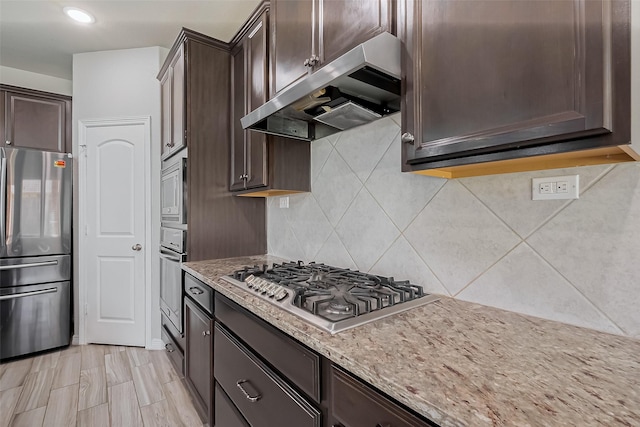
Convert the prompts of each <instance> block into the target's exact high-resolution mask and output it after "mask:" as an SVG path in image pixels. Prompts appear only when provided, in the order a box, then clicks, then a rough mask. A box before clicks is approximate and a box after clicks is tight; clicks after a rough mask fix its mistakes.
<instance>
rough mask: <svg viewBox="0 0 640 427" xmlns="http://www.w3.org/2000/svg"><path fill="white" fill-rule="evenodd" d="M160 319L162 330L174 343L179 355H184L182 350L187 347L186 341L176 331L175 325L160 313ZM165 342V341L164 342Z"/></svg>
mask: <svg viewBox="0 0 640 427" xmlns="http://www.w3.org/2000/svg"><path fill="white" fill-rule="evenodd" d="M161 313H162V314H161V315H160V318H161V319H162V329H163V330H165V329H166V333H168V334H169V336H170V337H171V339H172V340H173V342H175V343H176V344H177V345H178V347H179V350H180V353H182V354H184V348H185V346H186V345H187V340H186V339H185V337H184V334H181V333H180V332H179V331H178V329H176V327H175V325H174V324H173V322H171V320H169V318H168V317H167V316H166V315H165V314H164V312H161ZM165 342H167V341H165Z"/></svg>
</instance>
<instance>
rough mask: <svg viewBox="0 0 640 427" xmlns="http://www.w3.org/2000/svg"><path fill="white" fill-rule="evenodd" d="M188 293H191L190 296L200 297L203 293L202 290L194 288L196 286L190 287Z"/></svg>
mask: <svg viewBox="0 0 640 427" xmlns="http://www.w3.org/2000/svg"><path fill="white" fill-rule="evenodd" d="M189 292H191V293H192V294H194V295H200V294H203V293H204V291H203V290H202V289H200V288H198V287H196V286H192V287H190V288H189Z"/></svg>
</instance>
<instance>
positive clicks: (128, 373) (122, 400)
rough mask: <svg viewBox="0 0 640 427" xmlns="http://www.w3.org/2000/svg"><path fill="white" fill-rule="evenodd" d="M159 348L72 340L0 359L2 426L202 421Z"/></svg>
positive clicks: (151, 426)
mask: <svg viewBox="0 0 640 427" xmlns="http://www.w3.org/2000/svg"><path fill="white" fill-rule="evenodd" d="M202 425H203V424H202V421H201V420H200V418H199V417H198V413H197V412H196V410H195V408H194V407H193V403H192V402H191V399H190V397H189V393H188V392H187V389H186V388H185V385H184V384H183V382H182V380H180V378H179V377H178V375H177V374H176V372H175V370H174V369H173V366H172V365H171V362H170V361H169V359H168V358H167V356H166V354H165V353H164V351H159V350H158V351H152V350H145V349H143V348H138V347H120V346H109V345H85V346H71V347H69V348H66V349H63V350H61V351H56V352H50V353H46V354H42V355H39V356H35V357H31V358H26V359H21V360H16V361H13V362H8V363H3V364H0V427H9V426H11V427H14V426H15V427H18V426H28V427H65V426H88V427H101V426H104V427H110V426H113V427H130V426H131V427H134V426H141V427H142V426H144V427H155V426H167V427H172V426H186V427H192V426H193V427H202Z"/></svg>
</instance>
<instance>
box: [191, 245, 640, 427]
mask: <svg viewBox="0 0 640 427" xmlns="http://www.w3.org/2000/svg"><path fill="white" fill-rule="evenodd" d="M280 261H282V260H281V259H279V258H275V257H272V256H269V255H264V256H252V257H242V258H230V259H224V260H212V261H198V262H189V263H186V264H183V269H184V270H185V271H187V272H188V273H190V274H192V275H194V276H195V277H197V278H198V279H200V280H202V281H203V282H205V283H207V284H208V285H209V286H211V287H212V288H213V289H215V290H216V291H218V292H220V293H221V294H223V295H225V296H227V297H228V298H230V299H232V300H233V301H235V302H237V303H238V304H240V305H241V306H243V307H245V308H247V309H249V310H250V311H251V312H253V313H255V314H256V315H257V316H259V317H261V318H262V319H264V320H265V321H267V322H268V323H271V324H272V325H274V326H276V327H277V328H279V329H281V330H282V331H284V332H286V333H287V334H289V335H291V336H293V337H294V338H296V339H297V340H299V341H300V342H302V343H304V344H306V345H307V346H309V347H310V348H312V349H313V350H315V351H317V352H318V353H319V354H322V355H323V356H325V357H327V358H328V359H330V360H331V361H333V362H335V363H337V364H338V365H340V366H342V367H344V368H345V369H347V370H349V371H351V372H352V373H353V374H354V375H356V376H358V377H360V378H362V379H363V380H365V381H367V382H369V383H371V384H372V385H373V386H375V387H376V388H378V389H380V390H382V391H383V392H385V393H387V394H388V395H389V396H392V397H393V398H395V399H396V400H398V401H400V402H402V403H404V404H405V405H407V406H408V407H410V408H412V409H413V410H415V411H416V412H418V413H420V414H423V415H424V416H425V417H427V418H429V419H431V420H433V421H434V422H436V423H438V424H440V425H442V426H461V425H464V426H484V425H487V426H489V425H494V426H500V425H508V426H564V425H571V426H574V425H575V426H613V425H620V426H640V341H639V340H634V339H630V338H625V337H621V336H616V335H610V334H605V333H601V332H597V331H593V330H590V329H584V328H579V327H574V326H569V325H565V324H562V323H558V322H553V321H548V320H543V319H538V318H534V317H530V316H525V315H520V314H517V313H512V312H508V311H503V310H499V309H495V308H491V307H486V306H482V305H479V304H472V303H466V302H463V301H458V300H455V299H451V298H446V297H443V298H442V299H441V300H440V301H438V302H435V303H432V304H428V305H426V306H422V307H418V308H414V309H411V310H409V311H407V312H405V313H400V314H396V315H393V316H390V317H387V318H384V319H381V320H378V321H375V322H372V323H369V324H366V325H363V326H359V327H357V328H354V329H350V330H347V331H344V332H340V333H338V334H336V335H333V336H332V335H330V334H329V333H327V332H323V331H321V330H320V329H317V328H316V327H314V326H312V325H309V324H307V323H305V322H304V321H303V320H300V319H299V318H297V317H296V316H294V315H292V314H289V313H286V312H284V311H283V310H280V309H278V308H277V307H275V306H273V305H271V304H270V303H268V302H266V301H263V300H261V299H259V298H257V297H255V296H253V295H251V294H250V293H249V292H246V291H244V290H242V289H239V288H237V287H234V286H233V285H229V284H227V283H225V282H224V281H222V280H220V279H219V278H220V277H221V276H223V275H225V274H228V273H230V272H232V271H233V270H235V269H238V268H240V267H241V266H244V265H253V264H263V263H269V264H271V263H273V262H280Z"/></svg>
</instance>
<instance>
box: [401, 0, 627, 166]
mask: <svg viewBox="0 0 640 427" xmlns="http://www.w3.org/2000/svg"><path fill="white" fill-rule="evenodd" d="M398 7H399V9H398V16H399V25H398V33H399V36H400V37H401V38H402V39H403V41H404V43H405V52H404V58H403V72H404V73H405V75H404V76H403V80H404V84H405V86H404V91H405V96H404V103H403V105H402V134H403V135H402V140H403V142H404V144H403V169H404V170H405V171H414V172H421V173H425V174H432V175H437V176H444V177H449V178H451V177H454V178H455V177H458V176H466V175H474V174H482V173H483V170H485V171H488V173H496V172H505V171H511V170H528V169H545V168H549V167H562V166H573V165H579V164H592V163H594V162H595V163H597V161H596V160H595V157H598V156H600V157H601V159H602V160H601V161H600V162H601V163H612V162H615V161H616V156H622V157H625V156H626V154H625V148H624V144H628V143H629V141H630V65H629V64H630V46H629V40H630V37H629V16H630V12H629V2H628V1H624V0H621V1H613V2H610V1H606V0H604V1H581V0H575V1H554V0H549V1H522V2H496V1H492V0H480V1H454V2H449V1H439V0H399V1H398ZM590 149H595V150H593V151H584V150H590ZM576 152H580V153H578V154H576ZM567 153H571V154H567ZM542 155H553V156H545V157H539V156H542ZM527 158H528V160H523V159H527ZM510 159H519V160H517V161H513V162H505V160H510ZM498 161H502V162H499V163H496V162H498ZM473 164H477V165H475V166H462V167H457V168H455V167H456V166H461V165H473Z"/></svg>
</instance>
